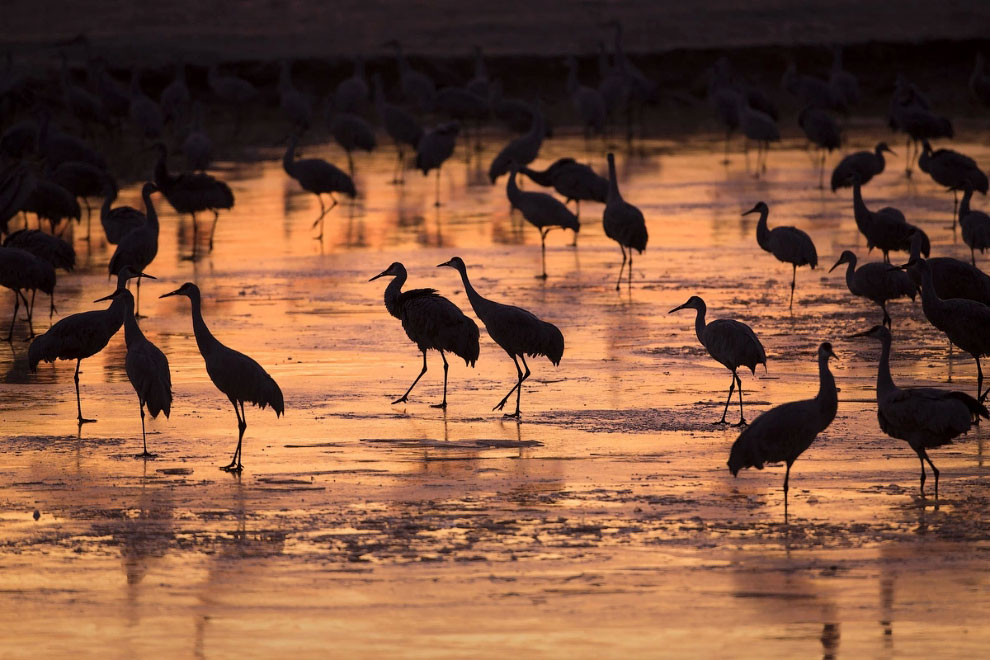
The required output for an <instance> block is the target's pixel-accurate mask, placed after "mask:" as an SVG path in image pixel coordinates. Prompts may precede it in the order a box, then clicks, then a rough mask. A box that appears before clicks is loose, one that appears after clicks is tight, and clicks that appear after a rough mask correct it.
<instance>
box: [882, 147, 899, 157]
mask: <svg viewBox="0 0 990 660" xmlns="http://www.w3.org/2000/svg"><path fill="white" fill-rule="evenodd" d="M880 151H886V152H887V153H888V154H890V155H891V156H896V155H897V153H896V152H895V151H894V150H893V149H891V148H890V147H884V148H883V149H881V150H880Z"/></svg>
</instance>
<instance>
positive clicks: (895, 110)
mask: <svg viewBox="0 0 990 660" xmlns="http://www.w3.org/2000/svg"><path fill="white" fill-rule="evenodd" d="M887 122H888V124H889V125H890V127H891V128H892V129H894V130H895V131H903V132H905V133H907V136H908V137H907V144H906V147H905V150H906V152H907V153H906V154H905V158H906V163H905V168H904V171H905V173H906V174H907V176H908V177H910V176H911V165H912V163H913V162H914V154H915V153H917V151H918V145H919V143H920V142H921V141H922V140H931V139H933V138H939V137H946V138H951V137H952V136H953V134H954V131H953V130H952V123H951V122H950V121H949V120H948V119H947V118H946V117H942V116H940V115H937V114H935V113H934V112H932V110H931V103H930V102H929V101H928V99H927V98H926V97H925V95H924V94H923V93H922V92H921V91H920V90H919V89H918V88H917V87H916V86H915V85H914V84H913V83H911V82H909V81H908V80H907V79H906V78H904V76H901V75H898V77H897V80H896V82H895V85H894V93H893V94H892V95H891V99H890V109H889V111H888V114H887Z"/></svg>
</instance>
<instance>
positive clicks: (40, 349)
mask: <svg viewBox="0 0 990 660" xmlns="http://www.w3.org/2000/svg"><path fill="white" fill-rule="evenodd" d="M135 277H136V278H142V277H147V278H149V279H152V280H153V279H155V278H154V277H152V276H151V275H148V274H146V273H142V272H135V271H133V270H131V267H130V266H124V267H123V268H121V269H120V272H119V273H118V274H117V289H116V290H117V291H120V290H121V289H124V288H126V286H127V281H128V280H129V279H132V278H135ZM124 312H125V304H124V299H123V298H122V297H118V298H115V299H114V300H113V302H112V303H110V306H109V307H107V308H106V309H94V310H91V311H88V312H80V313H78V314H70V315H69V316H66V317H65V318H63V319H60V320H59V321H58V323H56V324H55V325H53V326H52V327H51V328H49V329H48V332H46V333H44V334H41V335H38V336H37V337H35V339H34V341H32V342H31V347H30V348H29V349H28V366H29V367H30V368H31V371H37V370H38V363H39V362H42V361H44V362H55V360H75V361H76V371H75V374H74V375H73V377H72V379H73V381H75V384H76V415H77V420H78V422H79V425H80V426H82V425H83V424H88V423H90V422H95V421H96V420H95V419H86V418H85V417H83V414H82V404H81V403H80V400H79V373H80V372H79V367H80V365H81V364H82V361H83V360H85V359H86V358H90V357H93V356H94V355H96V354H97V353H99V352H100V351H102V350H103V349H104V348H105V347H106V345H107V344H108V343H109V342H110V340H111V339H112V338H113V336H114V335H115V334H117V331H118V330H120V326H121V325H123V323H124Z"/></svg>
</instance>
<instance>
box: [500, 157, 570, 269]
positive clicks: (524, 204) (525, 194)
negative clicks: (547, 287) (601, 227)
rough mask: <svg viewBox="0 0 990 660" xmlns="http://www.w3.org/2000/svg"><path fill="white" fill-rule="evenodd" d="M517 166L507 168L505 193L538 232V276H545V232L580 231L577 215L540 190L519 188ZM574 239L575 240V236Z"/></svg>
mask: <svg viewBox="0 0 990 660" xmlns="http://www.w3.org/2000/svg"><path fill="white" fill-rule="evenodd" d="M517 172H518V168H517V166H516V164H515V163H513V164H512V166H511V167H510V169H509V180H508V182H507V183H506V184H505V193H506V195H507V196H508V198H509V205H510V206H511V208H514V209H519V212H520V213H522V216H523V217H524V218H525V219H526V222H528V223H529V224H531V225H533V226H534V227H536V229H537V231H539V232H540V256H541V264H542V266H543V272H542V274H541V275H539V277H541V278H543V279H546V278H547V234H548V233H549V232H550V230H551V229H554V228H555V227H560V228H561V229H571V230H573V231H574V234H575V236H576V235H577V233H578V232H579V231H581V225H580V224H579V223H578V219H577V216H576V215H574V214H573V213H571V210H570V209H569V208H567V207H566V206H565V205H564V204H563V202H561V201H560V200H558V199H557V198H556V197H553V196H552V195H548V194H546V193H541V192H530V191H528V190H520V189H519V186H518V185H517V184H516V175H517ZM575 240H577V239H576V238H575Z"/></svg>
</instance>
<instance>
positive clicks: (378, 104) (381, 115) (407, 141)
mask: <svg viewBox="0 0 990 660" xmlns="http://www.w3.org/2000/svg"><path fill="white" fill-rule="evenodd" d="M375 109H376V110H377V111H378V119H379V121H381V122H382V124H383V125H384V126H385V132H386V133H388V136H389V137H390V138H392V142H394V143H395V148H396V150H397V151H398V159H397V161H396V171H395V174H394V175H393V176H392V183H402V182H403V181H405V174H404V172H405V167H406V160H405V149H406V147H411V148H412V150H413V151H416V147H418V146H419V141H420V140H422V139H423V127H422V126H420V124H419V122H418V121H417V120H416V118H415V117H413V116H412V115H411V114H409V113H408V112H406V111H405V110H403V109H402V108H400V107H399V106H397V105H393V104H391V103H389V102H387V101H386V100H385V90H384V88H383V87H382V77H381V76H380V75H379V74H377V73H376V74H375Z"/></svg>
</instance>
